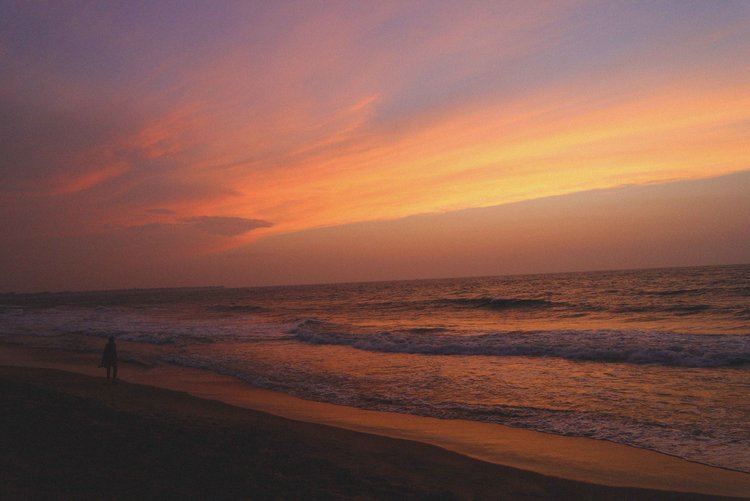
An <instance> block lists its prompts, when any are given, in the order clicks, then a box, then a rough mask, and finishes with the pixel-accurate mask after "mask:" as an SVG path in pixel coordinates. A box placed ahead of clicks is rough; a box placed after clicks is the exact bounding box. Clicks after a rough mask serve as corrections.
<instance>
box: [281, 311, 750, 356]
mask: <svg viewBox="0 0 750 501" xmlns="http://www.w3.org/2000/svg"><path fill="white" fill-rule="evenodd" d="M326 327H327V326H326V325H325V324H322V323H319V322H308V323H305V324H303V325H301V326H300V327H297V328H296V329H293V330H292V334H293V337H294V339H295V340H297V341H299V342H303V343H307V344H320V345H342V346H350V347H352V348H355V349H358V350H363V351H371V352H383V353H408V354H420V355H464V356H495V357H502V356H524V357H556V358H564V359H568V360H574V361H593V362H619V363H630V364H659V365H665V366H673V367H737V366H742V365H747V364H750V334H747V335H727V334H678V333H668V332H653V331H626V330H589V331H576V330H548V331H528V332H519V331H516V332H502V333H490V334H481V335H474V336H459V335H446V334H439V333H438V334H430V335H425V334H422V333H412V332H409V331H393V332H378V333H374V334H352V333H342V332H336V331H331V330H328V329H327V328H326Z"/></svg>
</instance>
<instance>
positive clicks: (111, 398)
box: [0, 345, 750, 499]
mask: <svg viewBox="0 0 750 501" xmlns="http://www.w3.org/2000/svg"><path fill="white" fill-rule="evenodd" d="M96 359H97V355H96V354H92V353H70V352H60V351H56V350H44V349H31V348H22V347H16V346H11V345H0V363H1V364H5V365H14V366H17V367H4V368H2V369H1V370H0V388H1V389H2V401H3V402H4V407H5V408H6V411H5V412H4V414H3V418H2V419H3V421H4V423H3V426H2V433H3V436H4V439H3V440H2V442H3V444H4V446H5V444H8V445H7V446H5V447H4V454H3V466H2V468H0V475H2V478H0V481H1V482H0V485H3V486H7V487H8V488H7V489H4V491H5V492H6V493H7V494H8V497H9V498H11V499H27V498H34V497H41V498H49V497H52V498H77V499H86V498H100V497H104V496H107V497H115V498H131V499H132V498H142V497H146V498H154V497H157V498H164V497H169V498H176V497H193V498H195V497H197V498H213V499H217V498H224V499H250V498H252V499H269V498H273V499H290V498H292V499H293V498H299V499H302V498H305V499H311V498H334V499H335V498H344V499H351V498H360V499H390V498H401V499H404V498H406V499H408V498H412V499H425V498H446V499H451V498H457V499H474V498H479V499H531V498H534V499H704V498H706V499H707V498H710V497H711V496H709V495H725V496H737V497H742V496H748V495H750V475H747V474H744V473H738V472H732V471H728V470H723V469H719V468H711V467H707V466H704V465H699V464H696V463H690V462H687V461H683V460H680V459H677V458H672V457H670V456H665V455H663V454H657V453H654V452H650V451H644V450H640V449H634V448H631V447H625V446H620V445H617V444H610V443H607V442H601V441H595V440H588V439H580V438H570V437H557V436H554V435H547V434H541V433H535V432H531V431H528V430H517V429H513V428H507V427H503V426H497V425H489V424H484V423H473V422H467V421H451V420H437V419H429V418H420V417H413V416H403V415H397V414H389V413H381V412H372V411H363V410H358V409H351V408H347V407H341V406H335V405H329V404H320V403H314V402H307V401H303V400H300V399H296V398H293V397H290V396H287V395H282V394H279V393H275V392H269V391H265V390H259V389H256V388H251V387H248V386H247V385H245V384H243V383H241V382H239V381H237V380H234V379H232V378H229V377H224V376H219V375H215V374H211V373H207V372H204V371H199V370H183V369H179V368H172V367H167V366H160V367H152V368H148V367H141V366H137V365H133V364H123V366H122V367H121V377H122V379H123V380H122V381H121V382H119V383H117V384H114V385H109V384H107V383H106V381H105V380H104V379H103V377H102V372H103V371H102V370H101V369H97V368H96ZM18 366H21V367H18ZM30 367H47V368H56V369H65V370H66V371H73V372H77V373H78V374H73V373H71V372H50V371H49V370H40V369H31V368H30ZM81 374H88V376H84V375H81ZM91 376H97V377H91ZM133 383H140V384H133ZM146 385H151V386H146ZM155 385H158V386H160V387H161V388H156V387H155ZM164 388H171V390H180V391H179V392H176V391H171V390H167V389H164ZM188 393H190V394H188ZM196 397H202V398H196ZM225 402H226V403H225ZM228 403H229V404H233V405H228ZM250 409H255V410H250ZM258 411H265V412H258ZM280 416H283V417H280ZM288 418H292V419H288ZM302 421H306V422H302ZM330 425H332V426H330ZM352 430H353V431H352ZM361 432H367V433H361ZM29 437H30V438H29ZM402 439H407V440H402ZM430 444H433V445H430ZM435 445H437V446H439V447H435ZM451 451H455V452H451ZM458 453H460V454H458ZM479 459H481V461H480V460H479ZM654 489H658V490H654ZM696 493H703V494H705V495H706V496H703V495H699V494H696Z"/></svg>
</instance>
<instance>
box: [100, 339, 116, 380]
mask: <svg viewBox="0 0 750 501" xmlns="http://www.w3.org/2000/svg"><path fill="white" fill-rule="evenodd" d="M99 367H106V368H107V381H109V378H110V371H111V374H112V381H117V345H116V344H115V337H114V336H109V341H107V344H106V345H105V346H104V353H102V363H101V364H99Z"/></svg>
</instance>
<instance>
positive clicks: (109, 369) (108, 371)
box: [107, 365, 112, 381]
mask: <svg viewBox="0 0 750 501" xmlns="http://www.w3.org/2000/svg"><path fill="white" fill-rule="evenodd" d="M111 370H112V367H111V366H109V365H108V366H107V381H109V373H110V371H111Z"/></svg>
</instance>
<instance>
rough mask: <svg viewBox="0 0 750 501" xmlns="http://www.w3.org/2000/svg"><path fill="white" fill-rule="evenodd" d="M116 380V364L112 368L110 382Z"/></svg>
mask: <svg viewBox="0 0 750 501" xmlns="http://www.w3.org/2000/svg"><path fill="white" fill-rule="evenodd" d="M115 380H117V362H115V363H114V365H113V366H112V381H115Z"/></svg>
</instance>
